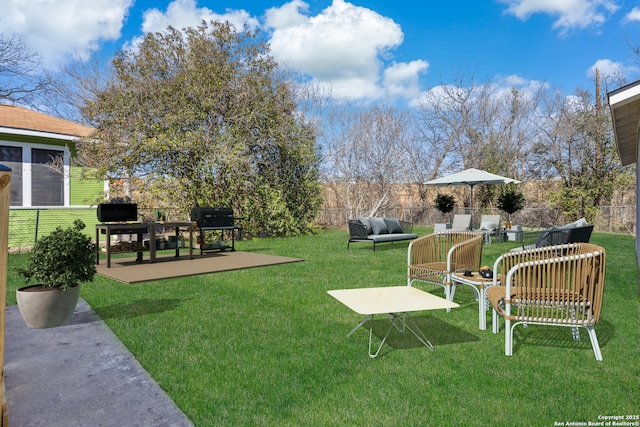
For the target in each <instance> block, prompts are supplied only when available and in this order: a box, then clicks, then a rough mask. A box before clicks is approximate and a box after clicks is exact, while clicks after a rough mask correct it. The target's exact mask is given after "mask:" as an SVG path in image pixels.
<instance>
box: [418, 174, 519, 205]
mask: <svg viewBox="0 0 640 427" xmlns="http://www.w3.org/2000/svg"><path fill="white" fill-rule="evenodd" d="M519 182H520V181H517V180H515V179H512V178H507V177H504V176H500V175H496V174H493V173H489V172H487V171H483V170H480V169H473V168H471V169H465V170H463V171H462V172H458V173H454V174H453V175H448V176H443V177H442V178H436V179H433V180H431V181H427V182H425V185H438V186H445V185H468V186H469V187H471V198H470V200H471V202H470V205H471V206H470V207H469V208H470V209H471V212H473V187H474V186H475V185H477V184H511V183H514V184H518V183H519Z"/></svg>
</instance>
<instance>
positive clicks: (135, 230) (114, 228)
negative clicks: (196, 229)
mask: <svg viewBox="0 0 640 427" xmlns="http://www.w3.org/2000/svg"><path fill="white" fill-rule="evenodd" d="M161 227H162V228H173V229H175V232H176V236H177V235H178V234H179V233H180V229H185V230H186V231H188V232H189V259H192V258H193V223H191V222H141V223H129V224H126V223H125V224H96V264H100V233H101V232H102V233H103V234H106V239H107V245H106V253H107V268H110V267H111V254H112V251H111V236H112V235H118V234H135V235H136V236H137V242H138V243H139V249H137V250H133V251H130V252H136V253H137V255H136V261H137V262H142V261H143V259H142V252H143V248H144V246H143V244H142V237H143V235H144V234H149V262H155V261H156V231H157V230H158V228H161ZM175 256H176V258H179V257H180V245H177V246H176V255H175Z"/></svg>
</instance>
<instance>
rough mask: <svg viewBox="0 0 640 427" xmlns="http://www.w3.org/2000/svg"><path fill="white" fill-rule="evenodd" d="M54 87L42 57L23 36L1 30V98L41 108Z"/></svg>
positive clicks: (13, 102)
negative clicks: (31, 48)
mask: <svg viewBox="0 0 640 427" xmlns="http://www.w3.org/2000/svg"><path fill="white" fill-rule="evenodd" d="M53 86H54V83H53V78H52V77H51V75H50V73H48V72H47V71H45V70H44V69H43V67H42V60H41V58H40V57H39V56H38V55H37V54H36V53H34V52H32V51H31V50H30V49H29V48H28V47H27V45H26V44H25V43H24V41H23V39H22V38H20V37H19V36H17V35H10V36H7V35H5V34H4V33H0V100H2V101H5V102H9V103H12V104H23V105H29V106H32V107H38V104H40V103H41V102H42V100H43V98H45V97H46V95H47V94H48V93H49V92H50V91H51V90H52V89H53Z"/></svg>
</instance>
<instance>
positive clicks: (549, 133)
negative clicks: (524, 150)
mask: <svg viewBox="0 0 640 427" xmlns="http://www.w3.org/2000/svg"><path fill="white" fill-rule="evenodd" d="M599 79H600V77H599V75H598V74H597V73H596V82H598V81H599ZM604 109H605V106H604V103H603V102H602V94H601V93H600V85H599V84H598V83H596V91H595V93H594V94H592V93H590V92H588V91H584V90H582V91H581V90H577V91H576V94H575V95H574V96H570V97H565V96H564V95H562V94H560V93H555V94H553V95H552V96H551V97H549V98H547V99H546V100H545V102H544V103H543V105H542V108H541V110H540V111H541V116H540V117H539V119H538V120H537V121H538V124H539V126H540V130H541V133H540V139H539V140H538V141H537V143H536V146H535V150H534V156H535V161H534V163H535V164H537V165H538V168H537V170H536V173H537V174H538V176H539V177H540V178H542V179H556V180H559V183H560V185H559V187H558V188H557V189H553V190H551V191H549V192H548V193H547V199H548V202H549V203H550V204H551V205H553V206H556V207H559V208H560V209H562V212H563V213H564V214H565V215H566V216H568V217H569V218H570V219H577V218H580V217H586V218H587V220H588V221H593V220H594V219H595V217H596V216H597V214H598V211H599V206H600V204H602V203H603V202H605V201H607V200H609V199H610V198H611V196H612V194H613V192H614V190H615V188H616V186H617V185H619V183H620V182H622V181H621V180H624V179H625V173H624V169H623V168H622V167H621V166H620V162H619V160H618V156H617V153H616V149H615V142H614V136H613V131H612V129H613V128H612V126H611V117H610V115H609V114H605V112H604Z"/></svg>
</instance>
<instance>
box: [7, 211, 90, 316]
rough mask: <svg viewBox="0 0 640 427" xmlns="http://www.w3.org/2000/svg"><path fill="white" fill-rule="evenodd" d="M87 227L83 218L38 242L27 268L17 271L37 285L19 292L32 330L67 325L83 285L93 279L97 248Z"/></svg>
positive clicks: (22, 306) (19, 303) (21, 311)
mask: <svg viewBox="0 0 640 427" xmlns="http://www.w3.org/2000/svg"><path fill="white" fill-rule="evenodd" d="M84 228H85V225H84V223H83V222H82V221H81V220H80V219H76V220H75V221H74V222H73V226H72V227H68V228H67V229H62V227H57V228H56V229H55V230H54V231H53V232H52V233H51V234H49V235H47V236H43V237H41V238H40V239H38V240H37V241H36V243H35V245H34V246H33V250H32V251H31V254H30V256H29V260H28V261H27V266H26V267H25V268H18V269H17V273H18V274H19V275H21V276H23V277H24V278H25V282H26V283H29V282H30V281H32V280H33V281H36V282H37V284H35V285H29V286H25V287H22V288H19V289H18V290H17V291H16V299H17V302H18V309H19V310H20V314H22V317H23V319H24V320H25V322H26V323H27V325H28V326H29V327H31V328H51V327H55V326H61V325H64V324H66V323H67V322H68V321H69V320H70V319H71V316H72V315H73V311H74V310H75V308H76V304H77V303H78V297H79V295H80V287H79V285H80V283H82V282H90V281H92V280H93V276H94V275H95V273H96V266H95V254H96V245H95V243H93V242H92V241H91V237H89V236H87V235H86V234H84V233H83V232H82V230H83V229H84Z"/></svg>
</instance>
